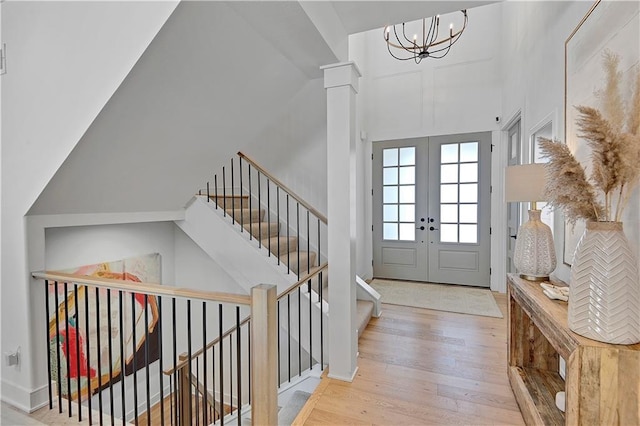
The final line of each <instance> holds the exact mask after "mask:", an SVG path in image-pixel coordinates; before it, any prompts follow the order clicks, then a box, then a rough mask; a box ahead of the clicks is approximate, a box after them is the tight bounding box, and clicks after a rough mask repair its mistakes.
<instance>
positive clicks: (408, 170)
mask: <svg viewBox="0 0 640 426" xmlns="http://www.w3.org/2000/svg"><path fill="white" fill-rule="evenodd" d="M382 188H383V189H382V191H383V193H382V203H383V205H382V221H383V225H382V237H383V239H385V240H395V241H414V240H415V238H416V225H415V223H416V148H415V147H413V146H412V147H405V148H387V149H384V150H383V151H382Z"/></svg>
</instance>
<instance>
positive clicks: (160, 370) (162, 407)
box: [157, 296, 164, 425]
mask: <svg viewBox="0 0 640 426" xmlns="http://www.w3.org/2000/svg"><path fill="white" fill-rule="evenodd" d="M157 300H158V352H159V356H160V359H159V360H158V378H159V379H160V424H161V425H164V374H163V372H162V364H163V362H162V360H163V358H164V353H163V350H162V297H160V296H157Z"/></svg>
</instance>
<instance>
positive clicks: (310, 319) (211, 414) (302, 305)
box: [164, 263, 328, 425]
mask: <svg viewBox="0 0 640 426" xmlns="http://www.w3.org/2000/svg"><path fill="white" fill-rule="evenodd" d="M327 268H328V265H327V263H324V264H323V265H321V266H319V267H316V268H313V269H312V271H311V272H310V273H308V274H307V275H305V277H303V278H302V279H300V280H299V281H297V282H296V283H294V284H292V285H291V286H289V287H288V288H287V289H285V290H284V291H282V292H281V293H280V295H279V296H278V299H277V306H278V307H277V311H278V327H277V328H278V331H277V335H278V338H277V341H278V387H280V386H281V385H283V384H284V383H287V382H290V381H291V380H292V379H294V378H295V377H300V376H302V373H303V372H304V371H306V370H308V369H310V368H313V367H314V366H316V365H317V366H319V368H320V370H323V369H324V346H325V345H324V336H325V332H324V327H325V322H324V318H323V315H322V309H323V304H322V303H321V302H320V301H321V300H322V286H321V285H320V284H321V283H322V277H323V274H326V272H327ZM305 286H306V287H305ZM315 289H318V290H315ZM296 296H297V297H296ZM314 305H317V307H318V309H314ZM325 308H326V307H325ZM292 313H293V314H294V316H296V317H297V318H294V319H293V320H292ZM314 313H315V314H316V315H315V319H314ZM303 317H304V321H303ZM251 321H252V317H251V315H249V316H247V317H245V318H244V319H243V320H239V318H236V324H235V325H233V327H231V328H229V329H228V330H227V331H225V332H223V333H220V334H219V336H217V337H216V338H215V339H213V340H212V341H210V342H208V343H206V344H203V345H202V347H201V348H200V349H198V350H196V351H194V352H193V353H192V354H191V355H190V356H189V354H187V353H183V354H181V356H180V358H179V361H178V363H177V364H175V365H174V366H173V367H170V368H166V369H165V370H164V374H165V375H166V376H169V377H171V376H173V375H175V374H176V372H177V375H178V382H179V383H182V384H183V386H182V388H181V389H180V390H179V392H178V395H179V396H178V400H179V401H180V400H181V399H180V398H183V397H182V396H180V395H182V394H183V392H184V393H186V394H187V395H188V394H190V393H191V392H194V391H195V392H196V393H197V394H198V395H199V398H200V399H201V400H202V402H201V403H200V404H199V405H197V407H203V409H198V410H197V411H198V412H197V413H196V412H195V411H192V412H193V413H195V414H194V415H195V417H196V418H200V419H204V420H206V419H209V420H211V423H213V422H214V421H220V423H221V424H224V422H225V416H230V415H233V414H234V413H235V415H236V421H237V422H238V424H239V425H240V424H241V420H240V419H241V417H242V415H243V410H244V409H245V408H246V406H245V407H243V406H242V404H239V403H238V402H237V401H245V402H246V403H247V404H251V395H252V394H253V392H252V382H251V380H248V377H250V376H251V374H250V371H249V374H248V376H245V375H244V374H245V373H244V371H245V370H243V369H238V368H237V366H239V365H240V366H241V365H245V364H248V365H249V369H250V368H251V364H250V363H249V362H248V360H249V353H250V348H249V347H245V349H244V350H243V347H242V346H241V345H240V343H239V341H238V339H239V338H240V336H241V335H246V333H250V330H251ZM301 323H306V325H307V326H308V330H306V332H305V333H304V335H305V336H304V337H303V333H302V326H301V325H300V324H301ZM238 330H240V332H239V331H238ZM243 330H246V331H243ZM282 331H287V335H286V336H284V335H282V334H281V333H282ZM234 344H236V347H235V349H234V346H233V345H234ZM303 347H305V348H306V350H305V352H306V354H308V356H309V358H308V360H307V359H303V354H302V352H303V349H302V348H303ZM227 351H228V353H229V355H228V357H227V358H225V354H226V353H227ZM234 351H235V352H234ZM296 355H297V359H295V358H296ZM207 358H217V359H224V360H231V361H233V360H234V359H235V360H236V361H235V365H234V364H233V362H231V363H229V365H228V366H226V367H225V365H226V364H223V363H217V364H216V365H217V366H218V367H219V369H218V370H217V372H216V373H215V374H217V378H218V379H217V381H215V382H213V383H212V381H209V382H208V383H209V384H210V386H208V385H207V380H208V379H207V377H208V376H207V373H206V368H205V371H204V372H203V371H202V370H203V369H202V368H201V365H202V363H203V360H205V361H204V362H205V367H206V359H207ZM199 365H200V366H199ZM292 365H294V366H297V369H298V371H297V373H296V372H295V371H292ZM303 365H304V366H305V367H304V368H303V367H302V366H303ZM189 369H191V371H196V372H198V374H196V375H195V376H192V378H193V379H192V381H191V383H189V381H188V380H187V379H186V378H187V377H189ZM200 372H202V373H203V374H202V375H200V374H199V373H200ZM191 374H193V373H191ZM201 377H204V378H205V379H204V381H203V379H201ZM180 378H182V379H180ZM226 379H228V380H226ZM216 383H219V384H216ZM216 386H217V388H216ZM190 387H193V389H190ZM209 389H210V391H209ZM234 389H235V393H234ZM242 389H246V390H247V392H248V399H245V397H243V395H244V394H243V391H242ZM225 390H226V391H227V393H226V395H227V396H226V398H225ZM217 395H219V396H217ZM234 396H235V402H234V400H233V397H234ZM225 400H226V402H225ZM178 404H180V403H179V402H178ZM182 405H184V404H182ZM203 410H208V411H207V412H206V414H204V411H203ZM220 413H222V416H220ZM203 424H207V423H206V421H205V422H203Z"/></svg>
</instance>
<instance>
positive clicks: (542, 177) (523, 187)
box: [505, 164, 556, 281]
mask: <svg viewBox="0 0 640 426" xmlns="http://www.w3.org/2000/svg"><path fill="white" fill-rule="evenodd" d="M505 184H506V188H505V193H506V201H507V202H520V201H530V202H531V210H529V220H528V221H527V222H526V223H524V224H523V225H522V226H521V227H520V229H519V230H518V236H517V239H516V247H515V250H514V254H513V263H514V265H515V267H516V269H517V270H518V272H520V277H521V278H524V279H525V280H529V281H548V280H549V274H550V273H551V272H553V270H554V269H556V251H555V248H554V244H553V235H552V234H551V228H549V226H548V225H546V224H545V223H543V222H542V221H541V220H540V210H537V209H536V201H544V200H545V197H544V189H545V184H546V174H545V168H544V165H543V164H523V165H519V166H510V167H507V169H506V175H505Z"/></svg>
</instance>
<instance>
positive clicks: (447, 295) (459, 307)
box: [370, 278, 502, 318]
mask: <svg viewBox="0 0 640 426" xmlns="http://www.w3.org/2000/svg"><path fill="white" fill-rule="evenodd" d="M370 285H371V287H373V288H375V289H376V291H377V292H378V293H380V295H381V296H382V303H389V304H391V305H402V306H411V307H414V308H425V309H434V310H436V311H447V312H457V313H460V314H469V315H480V316H485V317H495V318H502V312H501V311H500V308H499V307H498V304H497V303H496V300H495V299H494V298H493V294H491V290H489V289H481V288H475V287H466V286H458V285H450V284H430V283H416V282H411V281H391V280H383V279H378V278H376V279H374V280H373V281H371V284H370Z"/></svg>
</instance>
